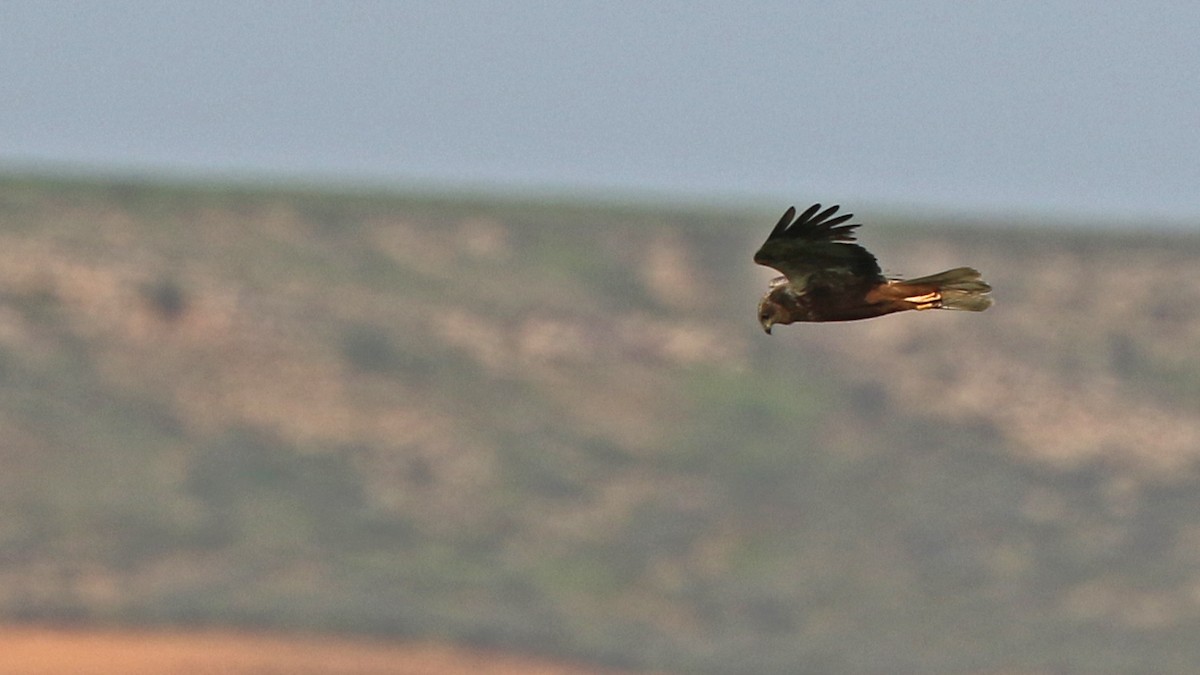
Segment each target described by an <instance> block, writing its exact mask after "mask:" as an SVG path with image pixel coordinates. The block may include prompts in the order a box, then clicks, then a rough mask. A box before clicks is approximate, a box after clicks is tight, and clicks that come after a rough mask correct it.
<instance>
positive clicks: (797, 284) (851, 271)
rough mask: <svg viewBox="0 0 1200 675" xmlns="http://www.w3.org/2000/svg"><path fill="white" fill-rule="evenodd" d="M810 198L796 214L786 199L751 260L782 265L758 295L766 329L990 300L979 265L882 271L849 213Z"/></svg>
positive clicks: (984, 304)
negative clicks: (904, 274) (911, 275)
mask: <svg viewBox="0 0 1200 675" xmlns="http://www.w3.org/2000/svg"><path fill="white" fill-rule="evenodd" d="M837 210H838V207H837V206H836V205H835V206H831V207H829V208H827V209H825V210H824V211H822V210H821V205H820V204H813V205H812V206H810V207H808V209H807V210H806V211H804V213H801V214H800V215H799V216H797V215H796V207H794V206H793V207H789V208H788V210H787V212H786V213H784V214H783V217H782V218H780V219H779V223H778V224H777V225H776V226H775V229H773V230H771V234H770V235H769V236H768V237H767V241H766V242H764V243H763V245H762V248H760V249H758V252H757V253H755V254H754V262H756V263H758V264H760V265H766V266H767V267H772V268H774V269H776V270H779V271H780V272H782V273H783V276H781V277H778V278H776V279H773V280H772V281H771V284H770V287H769V288H768V289H767V293H766V295H764V296H763V297H762V300H760V301H759V302H758V322H759V323H760V324H762V327H763V330H764V331H766V332H767V334H768V335H769V334H770V333H771V327H772V326H774V325H776V324H788V323H793V322H796V321H853V320H855V319H869V318H871V317H876V316H883V315H884V314H891V313H893V312H903V311H905V310H909V309H917V310H921V309H960V310H967V311H970V312H982V311H983V310H985V309H987V308H988V307H991V305H992V299H991V297H989V296H988V293H989V292H990V291H991V290H992V287H991V286H989V285H988V284H987V283H986V282H984V281H983V279H981V278H980V275H979V272H977V271H975V270H974V269H971V268H970V267H958V268H955V269H952V270H947V271H945V272H941V273H939V274H933V275H930V276H927V277H920V278H917V279H888V278H886V277H884V276H883V272H882V271H881V270H880V269H879V263H878V262H876V260H875V256H873V255H871V254H870V253H868V252H867V249H865V248H863V247H862V246H859V245H858V244H855V243H853V242H854V228H856V227H858V226H859V224H858V223H852V224H849V225H845V224H843V223H845V222H846V221H848V220H850V219H851V218H853V217H854V215H853V214H849V213H847V214H845V215H841V216H836V217H835V216H834V214H835V213H837Z"/></svg>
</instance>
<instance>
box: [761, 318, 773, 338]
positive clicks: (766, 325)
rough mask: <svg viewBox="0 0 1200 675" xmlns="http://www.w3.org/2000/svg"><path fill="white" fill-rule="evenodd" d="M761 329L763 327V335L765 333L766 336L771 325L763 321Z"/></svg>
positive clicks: (769, 331) (769, 332)
mask: <svg viewBox="0 0 1200 675" xmlns="http://www.w3.org/2000/svg"><path fill="white" fill-rule="evenodd" d="M762 327H763V332H764V333H766V334H767V335H770V334H771V324H770V323H767V322H765V321H764V322H763V325H762Z"/></svg>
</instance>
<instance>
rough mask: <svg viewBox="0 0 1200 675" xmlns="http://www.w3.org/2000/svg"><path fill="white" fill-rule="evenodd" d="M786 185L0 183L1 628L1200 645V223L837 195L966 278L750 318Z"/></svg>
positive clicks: (886, 241)
mask: <svg viewBox="0 0 1200 675" xmlns="http://www.w3.org/2000/svg"><path fill="white" fill-rule="evenodd" d="M786 206H787V204H778V205H775V206H769V207H768V208H766V211H764V212H762V213H753V214H751V213H733V212H728V213H717V212H711V211H688V210H685V209H665V208H664V209H653V208H648V207H647V208H643V207H612V206H599V205H579V204H570V203H532V202H530V203H523V202H517V201H510V202H504V201H496V200H488V199H483V198H468V197H464V198H462V199H453V198H449V197H410V196H403V195H386V194H341V193H322V192H305V191H298V190H293V191H284V190H276V191H254V190H249V189H246V190H240V189H233V188H219V187H191V186H170V185H140V184H125V183H101V182H94V183H89V182H67V181H50V180H42V179H32V178H21V177H13V176H9V177H6V178H3V179H0V466H3V471H2V472H0V619H4V620H10V621H43V620H71V621H78V622H83V623H94V624H108V625H115V624H147V625H163V624H171V625H182V626H189V625H218V626H231V627H237V626H258V627H269V628H273V629H303V630H316V631H327V632H339V633H359V634H374V635H381V636H403V637H420V638H423V639H429V638H436V639H445V640H449V641H454V642H460V643H465V644H472V645H479V646H487V647H501V648H505V649H511V650H514V651H528V652H533V653H548V654H557V655H560V656H567V657H571V658H575V659H579V660H582V661H592V662H596V663H601V664H605V665H609V666H615V667H628V668H634V669H660V670H667V671H678V672H714V673H717V672H757V673H772V672H778V673H792V672H798V671H803V672H858V673H896V672H921V673H971V672H1012V673H1038V672H1091V673H1099V672H1110V673H1134V672H1162V673H1190V672H1193V669H1194V665H1195V664H1196V663H1200V642H1197V641H1196V640H1195V636H1196V635H1197V634H1200V473H1198V471H1197V467H1198V466H1200V465H1198V459H1200V350H1198V349H1197V345H1200V277H1198V276H1197V275H1196V274H1195V272H1194V270H1195V268H1196V264H1197V261H1198V260H1200V236H1197V235H1188V234H1178V233H1176V234H1167V233H1162V232H1157V231H1153V230H1142V231H1140V233H1139V234H1137V235H1133V234H1124V233H1120V232H1112V231H1108V232H1085V231H1074V230H1063V229H1054V228H1041V227H1036V226H1035V225H1032V224H1031V225H1025V226H1016V225H1011V224H1007V223H995V224H988V223H974V224H972V225H971V226H970V227H952V226H950V225H948V224H936V223H935V224H928V223H910V222H901V221H898V220H888V219H886V218H879V217H876V216H874V215H869V214H865V213H860V214H859V215H860V216H862V217H863V220H864V221H865V222H866V225H865V226H864V228H863V229H862V230H861V231H860V239H861V240H862V241H863V243H864V244H865V245H867V246H868V247H869V248H871V250H872V251H873V252H875V253H876V254H877V255H878V256H879V258H880V260H881V262H882V263H883V264H884V266H885V271H887V272H890V273H896V274H909V275H917V274H927V273H932V272H936V271H940V270H942V269H945V268H948V267H953V266H957V265H962V264H970V265H973V266H976V267H978V268H979V269H980V270H982V271H983V272H984V276H985V278H986V279H988V280H989V281H990V282H991V283H992V284H993V286H994V287H995V289H996V291H995V294H994V295H995V297H996V303H997V304H996V306H995V307H994V308H993V309H992V310H990V311H988V312H987V313H985V314H982V315H975V314H963V313H952V312H925V313H920V314H918V313H909V314H906V315H899V316H894V317H888V318H884V319H877V320H872V321H867V322H858V323H851V324H843V325H812V326H804V325H798V326H791V327H783V328H781V329H779V330H777V331H776V334H775V335H774V336H771V337H767V336H765V335H763V334H762V331H761V330H760V329H759V327H758V325H757V323H756V321H755V319H754V307H755V303H756V302H757V299H758V296H759V294H760V293H761V289H762V288H763V286H764V283H765V281H766V280H767V279H768V278H770V277H771V276H772V273H771V272H770V271H768V270H765V269H762V268H756V267H755V266H754V265H752V264H751V263H750V256H751V254H752V253H753V251H754V248H755V247H756V245H757V244H758V243H760V241H761V239H762V237H763V236H764V235H765V233H766V231H767V230H768V229H769V227H770V225H772V224H773V223H774V220H775V218H777V216H778V213H777V212H781V211H782V209H783V208H785V207H786ZM1130 226H1131V227H1132V226H1137V227H1139V228H1144V227H1146V224H1144V223H1131V224H1130Z"/></svg>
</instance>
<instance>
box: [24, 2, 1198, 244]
mask: <svg viewBox="0 0 1200 675" xmlns="http://www.w3.org/2000/svg"><path fill="white" fill-rule="evenodd" d="M1198 36H1200V3H1197V2H1194V0H1169V1H1161V2H1156V1H1154V0H1139V1H1137V2H1115V1H1106V0H1039V1H1036V2H1035V1H1010V2H1002V1H995V2H973V1H969V0H924V1H920V0H892V1H882V0H881V1H877V2H860V1H855V0H841V1H839V2H785V1H774V0H764V1H760V2H753V1H740V2H704V1H687V2H685V1H680V2H661V1H653V0H651V1H646V0H609V1H607V2H571V1H569V0H565V1H563V2H551V1H549V0H547V1H542V2H534V1H529V0H511V1H506V2H458V1H454V0H444V1H429V2H415V1H414V2H403V1H396V2H332V1H331V2H315V1H308V2H299V1H297V2H282V1H276V2H244V1H228V0H203V1H196V2H186V1H169V0H161V1H160V0H152V1H142V0H137V1H125V2H116V1H113V2H85V1H82V0H81V1H76V2H41V1H9V2H4V3H0V85H2V88H0V143H2V145H0V166H8V167H29V166H50V167H81V168H87V169H101V170H103V169H110V168H112V169H120V170H122V171H127V172H128V171H133V172H145V173H158V172H174V173H182V174H184V175H190V174H195V173H200V174H204V175H213V176H217V177H222V176H230V175H233V176H258V177H266V178H272V177H277V178H285V179H286V178H307V179H312V178H317V179H324V178H333V179H338V180H342V181H356V180H371V181H373V182H376V183H383V184H388V185H395V186H399V187H403V186H406V185H412V184H419V185H424V186H443V187H451V188H453V187H455V186H461V185H467V186H476V187H477V186H489V187H492V188H496V189H500V190H504V189H509V188H522V189H530V188H533V189H537V190H542V189H545V190H549V191H551V192H562V193H567V194H573V193H577V192H580V193H597V194H605V192H606V191H608V190H617V191H619V192H624V193H631V194H638V193H641V194H651V195H654V194H661V195H665V196H673V197H678V198H684V199H690V198H704V199H714V200H722V199H742V198H757V197H762V198H765V199H778V200H779V201H780V203H783V202H788V203H791V202H792V201H795V202H805V201H809V200H813V201H834V200H840V201H843V202H849V203H851V205H852V204H853V203H855V202H856V200H857V201H858V202H871V203H873V204H897V205H906V206H914V207H933V208H939V209H956V210H957V209H965V210H971V209H986V210H992V211H994V210H1010V211H1020V212H1027V213H1056V214H1066V215H1075V216H1092V215H1103V214H1113V215H1115V216H1118V217H1122V218H1130V217H1133V216H1135V215H1136V214H1143V213H1144V214H1146V217H1155V218H1158V217H1167V218H1171V219H1175V220H1179V221H1184V222H1187V221H1188V220H1189V219H1196V220H1200V189H1198V188H1200V37H1198Z"/></svg>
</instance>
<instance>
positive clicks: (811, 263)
mask: <svg viewBox="0 0 1200 675" xmlns="http://www.w3.org/2000/svg"><path fill="white" fill-rule="evenodd" d="M837 210H838V207H837V206H836V205H835V206H831V207H829V208H827V209H825V210H824V211H821V205H820V204H813V205H812V206H810V207H808V209H807V210H806V211H805V212H804V213H801V214H800V216H799V217H797V216H796V207H794V206H792V207H788V210H787V212H786V213H784V214H783V217H782V218H780V219H779V223H778V224H777V225H776V226H775V229H773V230H771V234H770V235H769V236H768V237H767V241H766V242H764V243H763V245H762V248H760V249H758V253H755V254H754V262H756V263H758V264H760V265H766V266H767V267H774V268H775V269H777V270H779V271H780V272H783V274H784V276H786V277H787V278H788V281H790V282H792V284H793V285H795V286H797V287H798V288H803V287H805V286H808V285H812V284H813V283H814V282H815V283H818V284H826V285H845V284H847V283H848V282H850V281H856V282H859V283H866V282H871V283H882V282H883V281H884V278H883V272H882V271H881V270H880V269H879V263H878V262H876V260H875V256H873V255H871V254H870V253H868V252H867V249H865V248H863V247H862V246H859V245H858V244H854V243H851V242H853V241H854V228H856V227H858V223H852V224H849V225H843V223H845V222H846V221H847V220H850V219H851V218H853V217H854V214H852V213H847V214H845V215H841V216H837V217H832V216H833V214H835V213H837Z"/></svg>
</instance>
